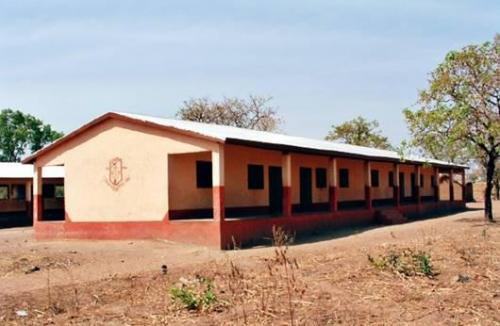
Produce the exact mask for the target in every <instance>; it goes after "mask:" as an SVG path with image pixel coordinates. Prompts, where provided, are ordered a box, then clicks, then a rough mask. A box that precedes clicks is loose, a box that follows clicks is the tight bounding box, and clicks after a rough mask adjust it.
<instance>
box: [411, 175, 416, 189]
mask: <svg viewBox="0 0 500 326" xmlns="http://www.w3.org/2000/svg"><path fill="white" fill-rule="evenodd" d="M410 182H411V189H415V187H416V185H417V179H416V178H415V173H412V174H411V176H410Z"/></svg>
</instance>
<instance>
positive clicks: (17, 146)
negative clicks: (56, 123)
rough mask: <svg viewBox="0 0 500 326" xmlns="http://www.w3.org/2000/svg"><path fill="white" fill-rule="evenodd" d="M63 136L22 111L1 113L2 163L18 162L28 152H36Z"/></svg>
mask: <svg viewBox="0 0 500 326" xmlns="http://www.w3.org/2000/svg"><path fill="white" fill-rule="evenodd" d="M62 135H63V134H62V133H60V132H57V131H55V130H53V129H52V127H51V126H50V125H48V124H44V123H43V122H42V121H41V120H40V119H38V118H35V117H34V116H32V115H30V114H25V113H23V112H21V111H15V110H11V109H4V110H2V111H0V161H1V162H18V161H20V160H21V158H22V156H24V155H25V154H26V153H27V152H34V151H37V150H39V149H40V148H42V147H43V146H45V145H46V144H48V143H51V142H53V141H54V140H56V139H57V138H59V137H61V136H62Z"/></svg>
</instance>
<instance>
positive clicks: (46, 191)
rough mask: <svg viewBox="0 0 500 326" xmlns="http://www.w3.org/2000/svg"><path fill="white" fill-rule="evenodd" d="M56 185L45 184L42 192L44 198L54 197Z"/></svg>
mask: <svg viewBox="0 0 500 326" xmlns="http://www.w3.org/2000/svg"><path fill="white" fill-rule="evenodd" d="M55 190H56V189H55V186H54V185H51V184H45V185H43V187H42V193H43V197H44V198H54V197H55V196H56V194H55Z"/></svg>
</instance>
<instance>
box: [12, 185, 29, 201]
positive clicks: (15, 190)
mask: <svg viewBox="0 0 500 326" xmlns="http://www.w3.org/2000/svg"><path fill="white" fill-rule="evenodd" d="M10 198H12V199H18V200H25V199H26V186H25V185H12V186H11V188H10Z"/></svg>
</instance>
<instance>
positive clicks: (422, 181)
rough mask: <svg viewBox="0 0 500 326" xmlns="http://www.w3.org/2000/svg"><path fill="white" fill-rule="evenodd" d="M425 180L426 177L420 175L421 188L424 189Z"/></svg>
mask: <svg viewBox="0 0 500 326" xmlns="http://www.w3.org/2000/svg"><path fill="white" fill-rule="evenodd" d="M424 180H425V178H424V175H423V174H421V175H420V187H423V186H424Z"/></svg>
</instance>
